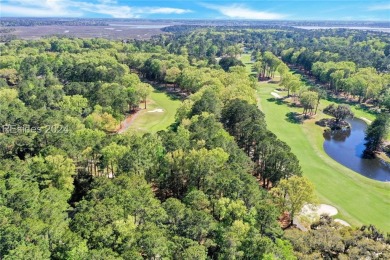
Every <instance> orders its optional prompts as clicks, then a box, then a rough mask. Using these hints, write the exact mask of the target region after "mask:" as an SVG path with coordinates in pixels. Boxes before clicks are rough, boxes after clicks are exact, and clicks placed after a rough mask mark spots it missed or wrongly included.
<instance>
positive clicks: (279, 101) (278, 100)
mask: <svg viewBox="0 0 390 260" xmlns="http://www.w3.org/2000/svg"><path fill="white" fill-rule="evenodd" d="M267 101H268V102H274V103H275V104H277V105H285V104H287V103H288V102H286V101H284V99H282V98H273V97H272V98H267Z"/></svg>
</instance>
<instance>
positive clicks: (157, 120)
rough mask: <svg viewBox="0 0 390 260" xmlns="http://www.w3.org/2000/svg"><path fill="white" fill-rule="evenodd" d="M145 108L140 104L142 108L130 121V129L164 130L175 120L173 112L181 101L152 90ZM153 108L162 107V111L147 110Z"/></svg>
mask: <svg viewBox="0 0 390 260" xmlns="http://www.w3.org/2000/svg"><path fill="white" fill-rule="evenodd" d="M146 104H147V108H146V110H145V109H144V107H145V106H144V104H143V103H141V104H140V108H142V110H141V111H140V112H139V114H138V115H137V117H136V118H135V119H134V121H133V122H132V124H131V126H130V127H129V128H130V129H133V130H135V131H136V132H140V133H147V132H148V133H155V132H157V131H160V130H165V129H167V127H168V126H169V125H171V124H172V123H173V122H174V121H175V114H176V110H177V108H178V107H179V106H180V104H181V101H180V100H178V99H175V98H172V97H171V96H169V95H168V94H167V93H165V92H161V91H158V90H154V91H153V92H152V94H151V95H150V97H149V99H148V100H147V103H146ZM155 109H162V110H163V112H148V111H153V110H155Z"/></svg>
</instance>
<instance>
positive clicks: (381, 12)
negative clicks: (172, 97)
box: [0, 0, 390, 22]
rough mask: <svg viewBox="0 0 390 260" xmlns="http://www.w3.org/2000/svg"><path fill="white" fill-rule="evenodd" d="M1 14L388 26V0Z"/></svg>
mask: <svg viewBox="0 0 390 260" xmlns="http://www.w3.org/2000/svg"><path fill="white" fill-rule="evenodd" d="M0 16H1V17H7V16H12V17H20V16H23V17H101V18H103V17H106V18H172V19H186V18H196V19H258V20H261V19H267V20H281V19H282V20H382V21H389V22H390V1H372V0H366V1H355V0H348V1H336V0H330V1H315V0H312V1H299V0H257V1H256V0H252V1H240V0H236V1H223V0H216V1H210V0H209V1H207V0H205V1H188V0H181V1H180V0H168V1H167V0H164V1H162V0H160V1H142V0H136V1H124V0H0Z"/></svg>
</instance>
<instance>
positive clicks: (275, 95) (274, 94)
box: [271, 92, 280, 98]
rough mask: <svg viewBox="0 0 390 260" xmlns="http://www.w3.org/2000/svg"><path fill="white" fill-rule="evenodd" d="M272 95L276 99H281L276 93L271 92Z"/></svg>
mask: <svg viewBox="0 0 390 260" xmlns="http://www.w3.org/2000/svg"><path fill="white" fill-rule="evenodd" d="M271 95H272V96H274V97H276V98H280V95H279V94H278V93H275V92H271Z"/></svg>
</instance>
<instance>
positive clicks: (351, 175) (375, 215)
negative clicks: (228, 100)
mask: <svg viewBox="0 0 390 260" xmlns="http://www.w3.org/2000/svg"><path fill="white" fill-rule="evenodd" d="M277 86H278V85H277V84H267V83H260V84H259V87H258V91H257V93H258V97H259V105H260V107H261V109H262V111H263V112H264V113H265V116H266V121H267V125H268V128H269V129H270V130H271V131H272V132H274V133H275V134H276V135H277V136H278V138H280V139H281V140H283V141H285V142H286V143H287V144H288V145H289V146H290V147H291V149H292V152H293V153H294V154H295V155H296V156H297V157H298V159H299V161H300V164H301V167H302V171H303V175H304V176H306V177H308V178H309V179H310V181H312V182H313V183H314V185H315V187H316V192H317V194H318V198H319V200H320V202H322V203H327V204H330V205H332V206H335V207H336V208H337V209H338V210H339V214H338V215H337V218H341V219H343V220H346V221H347V222H349V223H350V224H352V225H363V224H364V225H368V224H374V225H375V226H377V227H378V228H379V229H381V230H383V231H386V232H390V183H384V182H379V181H374V180H371V179H368V178H366V177H364V176H362V175H360V174H358V173H356V172H354V171H352V170H350V169H348V168H346V167H344V166H343V165H341V164H339V163H338V162H336V161H334V160H333V159H332V158H330V157H329V156H328V155H327V154H326V153H325V151H324V149H323V142H324V138H323V136H322V133H323V129H322V128H321V127H320V126H317V125H316V124H315V121H316V120H318V119H319V118H322V117H324V116H325V115H323V114H322V111H321V110H322V108H324V107H325V106H327V105H328V104H329V103H330V101H323V100H322V101H321V104H320V107H319V109H320V111H319V112H318V114H317V116H316V119H312V120H307V121H305V122H304V123H303V124H297V123H292V122H290V121H288V120H287V117H286V114H287V113H289V112H298V113H302V108H293V107H289V106H287V105H286V104H284V103H283V102H282V101H277V102H276V101H275V100H274V99H273V96H272V95H271V92H272V91H273V90H274V89H275V88H277ZM279 94H280V95H281V96H284V95H286V93H283V92H279ZM353 109H354V112H355V115H356V116H358V117H365V118H367V119H369V120H373V119H374V116H373V115H371V114H369V113H367V112H365V111H363V110H358V109H356V108H353Z"/></svg>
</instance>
